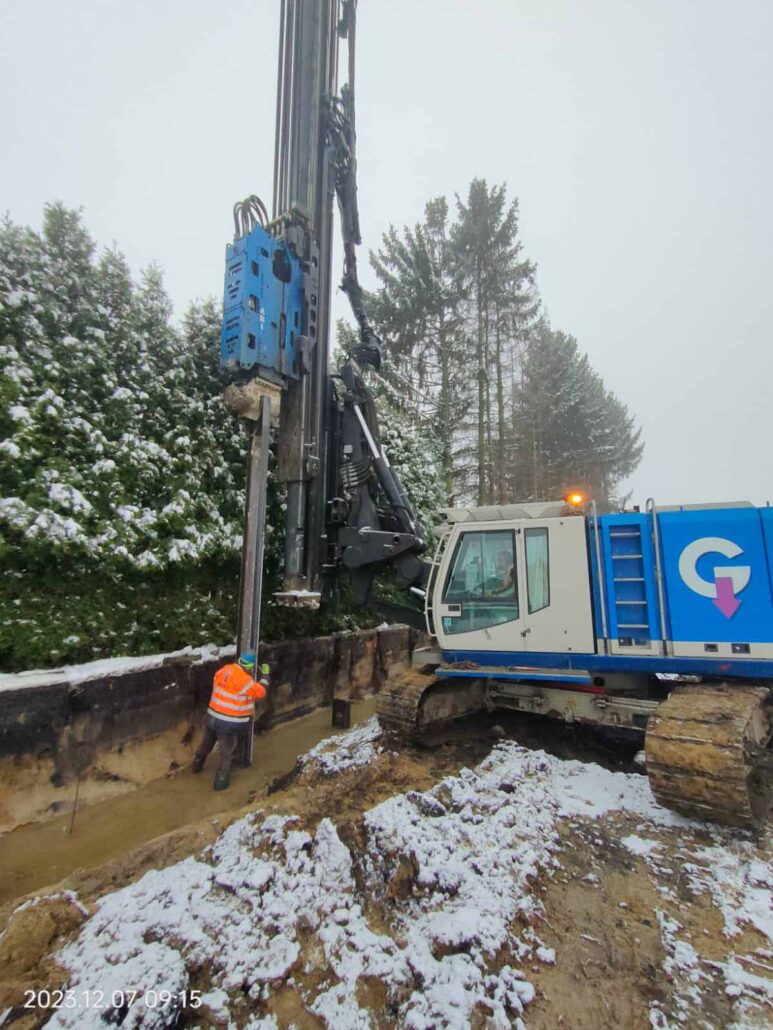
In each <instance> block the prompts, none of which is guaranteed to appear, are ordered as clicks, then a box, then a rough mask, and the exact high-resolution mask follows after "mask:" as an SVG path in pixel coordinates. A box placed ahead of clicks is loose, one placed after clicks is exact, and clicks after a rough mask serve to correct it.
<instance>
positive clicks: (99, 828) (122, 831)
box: [0, 697, 376, 902]
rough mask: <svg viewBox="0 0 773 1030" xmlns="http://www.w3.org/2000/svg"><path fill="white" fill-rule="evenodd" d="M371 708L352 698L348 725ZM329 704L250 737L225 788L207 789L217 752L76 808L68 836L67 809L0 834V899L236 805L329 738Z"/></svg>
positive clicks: (366, 702) (371, 703)
mask: <svg viewBox="0 0 773 1030" xmlns="http://www.w3.org/2000/svg"><path fill="white" fill-rule="evenodd" d="M375 711H376V698H375V697H370V698H366V699H365V700H362V701H355V702H353V703H352V724H355V723H357V722H361V721H363V720H364V719H367V718H369V717H370V716H371V715H373V714H374V712H375ZM330 720H331V709H330V708H319V709H317V710H316V711H315V712H312V713H311V714H310V715H306V716H303V717H302V718H300V719H295V720H293V721H292V722H289V723H285V724H284V725H282V726H277V727H276V728H275V729H273V730H270V731H269V732H268V733H265V734H262V735H260V736H257V737H256V738H255V757H254V760H253V766H252V768H251V769H235V770H234V771H233V773H232V776H231V786H230V787H229V789H228V790H226V791H220V792H217V793H216V792H215V791H213V790H212V778H213V776H214V772H215V767H216V764H217V753H216V752H214V753H213V754H212V755H210V757H209V759H208V760H207V766H206V768H205V769H204V772H203V773H202V774H201V775H199V776H194V775H193V774H192V773H191V771H190V768H188V767H186V768H184V769H182V770H181V771H180V772H179V773H178V774H176V775H173V776H171V777H169V778H166V777H162V778H161V779H158V780H153V781H152V782H150V783H148V784H146V785H145V786H144V787H139V788H138V789H137V790H135V791H132V793H130V794H124V795H121V796H119V797H116V798H111V799H110V800H107V801H102V802H99V803H97V804H94V805H91V806H89V807H88V808H84V809H82V810H81V811H79V812H78V813H77V815H76V818H75V823H74V827H73V833H72V835H70V834H69V832H68V831H69V828H70V821H71V819H72V814H71V813H67V814H65V815H62V816H58V817H56V818H54V819H50V820H48V821H46V822H44V823H35V824H30V825H27V826H21V827H19V828H18V829H16V830H12V831H11V832H10V833H6V834H4V835H3V836H2V837H0V902H6V901H10V900H12V899H13V898H17V897H20V896H21V895H24V894H28V893H30V892H31V891H34V890H37V889H39V888H40V887H44V886H48V885H49V884H53V883H56V882H58V881H59V880H61V879H63V878H64V877H65V876H68V875H69V874H70V873H72V872H73V871H74V870H76V869H90V868H94V867H96V866H100V865H102V864H103V863H105V862H108V861H110V860H111V859H114V858H117V857H119V856H120V855H122V854H123V853H125V852H127V851H131V850H132V849H133V848H136V847H139V846H140V845H142V844H145V843H146V842H147V841H150V840H153V838H155V837H160V836H161V835H162V834H165V833H169V832H170V831H171V830H176V829H179V828H180V827H181V826H186V825H187V824H188V823H192V822H195V821H197V820H199V819H202V818H204V817H206V816H209V815H217V814H218V813H220V812H225V811H230V810H232V809H238V808H241V807H242V806H244V805H246V804H248V803H249V801H250V798H251V796H254V795H255V793H256V792H257V794H258V795H261V794H263V792H264V791H265V788H266V787H267V786H268V784H269V783H271V781H272V780H274V779H276V778H277V777H278V776H283V775H285V774H286V773H289V772H290V771H291V769H292V768H293V766H294V764H295V760H296V759H297V758H298V756H299V755H302V754H304V753H305V752H306V751H308V750H309V749H310V748H312V747H314V745H315V744H317V743H319V741H320V740H324V739H325V737H330V736H333V735H335V734H336V733H337V732H339V731H337V730H334V729H332V728H331V725H330Z"/></svg>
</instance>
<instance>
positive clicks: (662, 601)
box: [644, 497, 668, 654]
mask: <svg viewBox="0 0 773 1030" xmlns="http://www.w3.org/2000/svg"><path fill="white" fill-rule="evenodd" d="M644 507H645V510H646V511H647V512H649V513H650V514H651V515H652V535H653V538H654V542H655V579H656V580H657V584H658V606H659V608H660V638H661V646H662V648H663V654H667V653H668V647H667V644H666V597H665V592H664V590H663V570H662V568H661V565H660V530H659V529H658V509H657V508H656V507H655V498H654V497H648V498H647V503H646V504H645V506H644Z"/></svg>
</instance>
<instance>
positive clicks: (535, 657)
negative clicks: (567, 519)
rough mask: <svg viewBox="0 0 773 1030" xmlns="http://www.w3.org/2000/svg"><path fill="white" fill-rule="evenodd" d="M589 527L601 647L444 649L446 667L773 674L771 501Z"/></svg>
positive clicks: (452, 672)
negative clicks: (588, 650) (584, 649)
mask: <svg viewBox="0 0 773 1030" xmlns="http://www.w3.org/2000/svg"><path fill="white" fill-rule="evenodd" d="M586 527H587V548H588V566H589V577H590V590H591V600H592V608H593V623H594V631H595V632H594V636H595V639H596V641H597V642H598V644H597V650H596V651H595V652H593V653H590V654H581V653H576V652H572V653H565V652H549V653H547V652H546V653H535V652H518V653H515V652H501V653H499V652H490V651H489V652H483V651H480V652H478V651H475V652H473V651H461V650H459V651H456V650H451V649H444V650H443V662H444V665H453V664H455V663H463V662H465V661H472V662H475V663H477V664H478V665H480V666H482V667H485V668H486V669H487V670H490V672H489V675H491V676H492V677H493V678H496V677H497V676H498V675H499V674H500V671H501V676H500V678H514V679H524V678H535V677H528V676H527V675H526V671H527V668H531V669H532V670H533V669H539V668H543V669H550V670H559V669H561V670H583V671H587V672H590V673H601V672H604V671H610V672H611V671H615V672H643V673H666V672H671V673H680V674H683V675H691V674H692V675H702V676H706V675H709V676H721V677H729V678H733V677H737V678H743V679H772V680H773V563H772V561H771V559H772V558H773V508H755V507H752V506H751V505H749V506H738V507H721V506H715V507H704V508H701V507H684V508H679V509H670V510H663V511H658V512H657V513H653V512H652V511H648V512H647V513H639V512H626V513H619V514H610V515H602V516H600V517H599V518H598V527H596V525H595V524H594V522H593V520H592V519H590V518H589V519H588V521H587V523H586ZM599 559H600V561H599ZM508 668H509V669H510V670H511V671H510V672H509V673H508V672H507V671H506V670H507V669H508ZM494 670H496V671H494ZM438 674H439V675H441V676H475V675H476V672H475V670H470V671H467V670H463V669H449V668H442V669H440V670H438ZM477 675H478V676H480V675H481V673H480V671H478V672H477ZM575 675H576V674H575ZM551 678H553V679H560V678H561V677H560V676H552V677H551ZM572 678H573V679H574V677H572Z"/></svg>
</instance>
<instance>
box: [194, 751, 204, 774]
mask: <svg viewBox="0 0 773 1030" xmlns="http://www.w3.org/2000/svg"><path fill="white" fill-rule="evenodd" d="M203 768H204V759H203V758H202V757H201V755H194V756H193V761H192V762H191V772H194V773H200V772H201V770H202V769H203Z"/></svg>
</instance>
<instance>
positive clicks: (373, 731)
mask: <svg viewBox="0 0 773 1030" xmlns="http://www.w3.org/2000/svg"><path fill="white" fill-rule="evenodd" d="M380 736H381V726H380V725H379V721H378V718H377V717H376V716H375V715H374V716H372V717H371V718H370V719H368V720H367V721H366V722H364V723H361V724H360V725H359V726H357V727H355V728H354V729H353V730H351V731H350V732H349V733H347V734H346V735H345V736H340V735H339V736H335V737H326V738H325V740H321V741H320V742H319V744H317V745H316V747H313V748H312V749H311V751H307V752H306V754H305V755H301V757H300V758H299V759H298V764H299V766H300V767H301V769H315V770H316V771H318V772H319V773H321V774H322V775H323V776H337V775H338V774H339V773H342V772H346V770H347V769H357V768H359V767H360V766H363V765H369V764H370V763H371V762H372V761H373V759H374V758H375V757H376V756H377V755H380V754H381V752H382V750H383V748H381V747H380V746H379V745H378V744H376V743H375V742H376V741H377V740H378V738H379V737H380Z"/></svg>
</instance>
